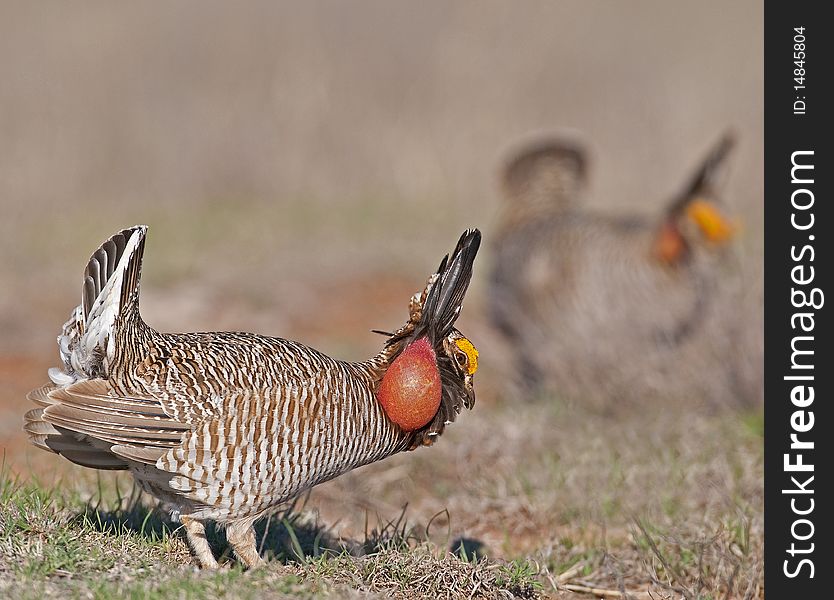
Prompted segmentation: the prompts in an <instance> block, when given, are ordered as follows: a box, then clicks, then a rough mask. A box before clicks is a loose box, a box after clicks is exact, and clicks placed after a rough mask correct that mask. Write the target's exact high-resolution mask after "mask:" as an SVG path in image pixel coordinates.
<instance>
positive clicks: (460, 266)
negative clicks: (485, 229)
mask: <svg viewBox="0 0 834 600" xmlns="http://www.w3.org/2000/svg"><path fill="white" fill-rule="evenodd" d="M480 244H481V232H480V231H478V230H477V229H467V230H466V231H465V232H464V233H463V235H461V237H460V239H459V240H458V243H457V246H455V250H454V251H453V252H452V255H451V258H450V257H449V256H448V255H447V256H444V257H443V260H442V261H441V262H440V266H439V267H438V269H437V275H438V278H437V280H436V281H435V283H434V284H433V285H432V286H431V289H430V290H429V293H428V295H427V297H426V300H425V303H424V305H423V313H422V315H421V318H420V323H419V324H418V326H417V328H416V330H415V334H414V336H415V337H420V336H422V335H424V334H428V336H429V339H430V340H431V342H432V343H433V344H436V343H438V341H440V340H442V339H443V338H445V337H446V336H447V335H449V333H450V332H451V331H452V328H453V327H454V325H455V321H456V320H457V318H458V315H459V314H460V310H461V306H462V304H463V298H464V296H465V295H466V290H467V289H468V287H469V282H470V280H471V279H472V265H473V263H474V261H475V255H476V254H477V253H478V248H479V247H480Z"/></svg>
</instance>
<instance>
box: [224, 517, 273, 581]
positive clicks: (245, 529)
mask: <svg viewBox="0 0 834 600" xmlns="http://www.w3.org/2000/svg"><path fill="white" fill-rule="evenodd" d="M226 539H227V540H228V542H229V544H230V545H231V546H232V549H233V550H234V551H235V556H237V558H238V560H240V561H241V562H243V563H244V564H245V565H246V566H247V567H249V568H250V569H254V568H255V567H259V566H261V565H262V564H263V563H264V561H263V559H262V558H261V556H260V554H258V546H257V545H256V544H255V528H254V527H252V522H251V521H249V520H243V521H234V522H232V523H229V525H228V526H227V527H226Z"/></svg>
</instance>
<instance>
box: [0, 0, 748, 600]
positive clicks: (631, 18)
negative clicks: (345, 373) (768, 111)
mask: <svg viewBox="0 0 834 600" xmlns="http://www.w3.org/2000/svg"><path fill="white" fill-rule="evenodd" d="M406 7H407V8H406ZM169 11H170V12H167V13H165V14H161V13H159V12H157V11H156V10H155V9H150V8H147V7H145V6H144V5H140V4H136V5H133V6H131V7H122V8H121V9H120V10H114V9H113V8H112V6H111V5H110V3H105V2H103V3H101V4H98V5H88V6H87V8H86V9H85V10H84V11H82V10H78V9H77V8H76V7H73V8H69V7H68V6H67V5H65V4H64V3H55V4H54V5H51V6H49V5H48V4H43V3H37V4H34V3H30V4H17V5H13V4H12V3H0V81H3V85H2V86H0V133H1V134H2V139H3V158H2V160H0V213H2V215H1V216H2V218H0V257H2V260H0V447H1V448H2V451H3V454H4V457H5V458H4V467H3V470H2V482H0V597H7V596H12V597H19V598H28V597H39V598H41V597H52V596H55V597H57V596H61V597H99V598H109V597H114V596H116V595H119V596H124V597H135V598H141V597H146V596H150V597H159V598H182V597H203V598H214V597H228V598H234V597H247V596H248V597H253V598H254V597H258V598H259V597H309V596H313V595H317V594H324V593H329V594H330V595H332V596H334V597H367V596H371V597H373V596H375V595H376V596H377V597H388V596H390V595H397V596H400V597H447V596H448V597H454V598H465V597H469V596H479V595H480V596H485V597H504V596H508V595H516V596H522V597H523V596H536V595H544V596H551V597H564V598H572V597H594V596H597V597H617V596H618V595H624V594H625V595H629V596H631V597H634V598H644V597H645V598H648V597H650V596H649V594H651V597H654V598H681V597H683V598H693V599H694V598H712V599H716V600H717V599H719V598H760V597H762V596H763V594H764V592H763V588H762V585H763V583H762V582H763V577H762V573H761V558H762V545H763V538H762V509H763V507H762V496H761V494H762V476H763V467H762V418H761V414H760V410H759V409H757V408H756V407H753V408H749V409H744V410H743V411H740V410H736V409H733V410H721V408H720V407H719V408H717V409H716V408H713V409H712V410H710V411H709V412H705V411H704V409H703V405H702V403H700V402H698V399H697V398H681V397H668V398H663V399H661V400H660V401H653V402H647V403H646V404H645V405H641V406H634V407H630V408H629V409H628V410H619V411H615V412H613V413H607V412H606V411H604V410H599V407H598V406H596V407H595V408H593V409H592V408H589V407H588V406H583V405H582V403H577V404H571V405H568V404H565V403H564V402H563V401H562V399H561V398H559V397H558V394H557V395H555V396H554V397H548V398H540V399H539V401H538V402H536V403H533V404H529V403H523V402H522V401H520V400H519V399H518V398H515V397H513V396H512V395H510V394H507V393H506V392H505V391H504V388H503V385H502V383H503V379H502V362H503V358H502V357H503V356H504V355H503V349H502V348H501V347H500V346H499V345H498V344H497V342H496V339H495V336H494V334H493V333H492V332H491V330H490V328H489V326H488V324H487V323H486V321H485V318H484V310H483V308H484V305H485V298H486V294H488V289H486V286H485V281H486V278H485V275H486V273H487V270H488V268H489V265H490V260H491V255H490V251H489V240H490V233H491V231H492V230H493V229H494V224H495V217H496V215H497V213H498V208H499V202H500V200H499V197H498V194H497V192H496V189H497V187H496V168H497V165H498V164H499V162H500V160H501V158H502V157H503V156H505V155H506V153H507V150H508V148H510V147H512V146H514V145H515V144H516V142H517V141H518V140H519V139H522V138H525V137H527V136H529V135H531V134H536V133H541V132H543V131H554V130H565V129H567V130H570V131H572V132H574V135H575V136H577V137H579V138H580V139H582V140H585V141H586V143H587V145H588V147H589V151H590V154H591V159H592V161H591V164H592V167H591V169H592V170H591V190H590V194H589V197H588V199H587V202H588V203H589V204H590V205H592V206H595V207H597V208H599V209H600V210H615V211H619V212H624V211H635V212H639V213H642V214H656V211H657V210H659V207H660V206H662V204H663V202H664V200H665V199H666V198H668V197H669V195H670V194H671V193H672V192H674V191H675V189H676V188H677V187H678V186H679V185H680V184H681V182H682V181H683V180H684V178H685V177H686V175H687V173H688V169H689V168H691V166H692V165H693V164H694V163H695V162H696V161H697V160H698V158H699V156H700V155H701V154H702V153H703V152H704V151H705V150H706V149H707V147H708V146H709V145H710V144H711V143H712V142H713V141H714V140H715V139H716V138H717V137H718V136H719V135H720V133H721V132H722V131H724V130H725V129H727V128H732V129H733V130H735V131H736V133H737V135H738V138H739V146H738V151H737V153H736V155H735V156H734V160H733V166H732V170H731V172H730V174H729V177H728V178H727V181H726V190H725V197H726V199H727V201H728V204H729V206H730V207H731V208H732V209H733V211H734V212H735V213H736V214H737V215H738V216H739V218H740V219H741V220H742V221H743V224H744V225H743V233H742V236H741V237H740V239H739V240H738V242H737V245H736V248H735V252H736V254H737V265H736V267H737V268H736V270H735V275H734V276H733V277H734V278H733V279H732V281H729V282H728V285H729V287H730V288H732V289H734V290H737V291H738V294H737V295H736V296H735V298H736V306H735V307H734V310H737V311H738V315H739V319H740V320H741V321H744V320H748V321H749V323H746V324H743V326H741V327H740V328H739V330H741V331H745V332H748V333H747V335H749V336H750V338H751V339H752V340H753V343H752V346H753V347H757V345H756V343H755V342H756V340H757V339H758V338H759V337H760V334H759V327H760V324H761V248H762V246H763V238H762V234H761V226H762V210H761V197H762V184H761V180H762V166H761V140H762V132H761V119H762V102H761V97H760V90H761V85H762V72H761V47H762V44H761V21H762V15H761V8H760V6H759V5H758V4H757V3H755V2H752V1H751V2H737V3H731V4H727V3H724V2H718V1H716V2H691V3H686V4H684V3H675V4H670V3H667V2H663V1H661V0H658V1H652V2H645V1H644V2H629V3H616V2H609V3H605V2H587V1H570V2H559V3H553V2H530V3H526V4H525V10H523V11H522V10H518V8H517V7H516V6H515V5H508V4H505V3H491V2H477V3H475V2H473V3H467V2H461V3H455V4H454V5H451V6H450V5H448V4H447V3H432V2H427V3H419V4H413V3H409V4H407V5H406V4H401V5H392V4H391V3H389V2H366V3H362V4H361V5H359V7H357V5H355V4H351V5H347V4H344V3H339V2H313V3H304V4H303V5H301V3H299V5H297V6H291V5H286V4H281V5H280V6H279V5H273V3H262V4H257V5H251V7H250V8H249V9H248V10H239V9H237V8H236V9H231V8H226V7H225V5H224V4H222V3H216V4H212V3H200V4H199V7H198V6H197V5H196V4H192V3H189V2H180V3H174V4H172V5H171V6H170V7H169ZM134 223H147V224H148V225H150V227H151V230H150V235H149V238H148V244H147V253H146V263H145V276H144V278H143V290H142V298H143V300H142V312H143V314H144V316H145V318H146V319H147V320H148V322H150V323H151V324H152V325H154V326H156V327H158V328H160V329H163V330H169V331H172V330H173V331H177V330H179V331H183V330H192V331H194V330H218V329H234V330H248V331H256V332H259V333H264V334H272V335H281V336H285V337H290V338H294V339H299V340H302V341H304V342H306V343H308V344H310V345H312V346H314V347H317V348H319V349H321V350H323V351H326V352H328V353H330V354H332V355H334V356H336V357H339V358H361V357H364V356H367V355H369V354H370V353H372V352H373V351H374V350H375V349H376V346H377V344H378V343H379V338H378V336H375V335H373V334H371V333H369V330H370V329H372V328H379V329H389V328H392V327H396V326H397V325H399V324H400V323H401V321H402V319H403V318H404V316H405V313H406V306H407V302H408V298H409V296H410V295H411V294H412V293H413V292H414V291H416V290H417V289H418V288H420V287H421V286H422V284H423V282H424V278H425V277H426V275H427V274H428V273H429V272H430V271H431V270H432V269H433V268H434V267H435V266H436V265H437V263H438V261H439V259H440V258H441V256H442V254H443V253H445V252H447V251H449V250H450V249H451V246H452V244H453V243H454V240H455V239H457V236H458V235H459V234H460V232H461V231H462V230H463V229H464V228H465V227H468V226H474V225H477V226H479V227H480V228H481V229H482V230H483V232H484V236H485V241H486V243H485V246H484V249H483V251H482V253H481V256H479V258H478V263H477V265H476V272H475V279H474V282H473V286H472V289H471V290H470V294H469V297H468V299H467V303H466V305H465V308H464V311H463V315H462V317H461V319H460V321H459V326H460V329H461V330H463V331H464V332H465V333H466V334H467V335H468V336H469V337H470V338H471V339H472V340H473V341H475V343H476V344H477V345H478V347H479V349H480V351H481V359H482V360H481V370H480V371H479V373H478V376H477V379H476V388H477V393H478V402H477V404H476V407H475V410H474V411H473V412H472V413H471V414H466V415H463V416H462V417H461V418H460V419H459V420H458V422H456V423H455V424H454V426H453V427H450V428H449V430H448V432H447V433H446V434H445V435H444V436H443V438H442V439H441V440H440V441H439V442H438V444H437V445H436V446H435V447H433V448H429V449H422V450H419V451H417V452H414V453H410V454H407V455H402V456H398V457H395V458H393V459H391V460H389V461H386V462H383V463H381V464H378V465H372V466H370V467H367V468H364V469H361V470H359V471H357V472H355V473H351V474H349V475H347V476H344V477H342V478H339V479H337V480H335V481H333V482H330V483H328V484H325V485H322V486H320V487H319V488H318V489H316V490H314V491H313V493H312V494H311V496H310V497H309V498H308V499H307V500H306V503H304V504H303V506H302V505H301V504H299V505H297V506H296V507H295V508H294V509H293V510H292V511H291V512H290V513H287V514H286V515H284V516H285V518H286V522H284V521H282V519H281V518H280V517H274V518H273V519H272V520H271V521H270V522H269V524H267V523H263V524H262V525H261V532H262V533H261V535H262V538H261V539H263V540H264V542H263V548H264V552H265V553H266V554H267V555H269V556H274V557H275V560H273V561H271V562H270V564H269V566H268V567H266V568H265V569H263V570H260V571H257V572H252V573H247V572H244V571H242V570H240V569H239V568H238V567H236V566H234V563H233V562H232V563H231V565H232V566H230V567H229V568H227V569H226V570H223V571H221V572H219V573H216V574H212V573H200V572H196V571H195V570H194V569H193V568H192V567H191V566H190V563H191V561H190V557H189V554H188V550H187V548H186V546H185V544H184V542H183V541H182V539H181V537H180V535H179V533H178V532H176V531H175V526H173V525H170V524H168V523H166V521H165V517H164V515H158V514H156V513H153V512H149V511H148V509H147V504H146V500H145V499H138V500H137V499H136V498H129V496H130V494H131V489H132V488H131V483H130V481H129V479H128V478H127V477H126V476H124V475H121V476H118V475H113V474H104V475H102V476H101V477H97V476H96V475H95V474H94V473H92V472H90V471H87V470H84V469H81V468H76V467H73V466H71V465H69V464H67V463H66V462H64V461H60V460H58V459H57V458H56V457H54V456H50V455H47V454H46V453H43V452H39V451H37V450H35V449H34V448H30V447H28V446H27V445H26V443H25V440H24V436H23V435H22V432H21V430H20V428H21V420H22V414H23V412H24V411H25V410H26V409H27V406H26V402H25V400H24V398H23V397H24V394H25V393H26V391H28V390H29V389H31V388H32V387H35V386H36V385H39V384H40V383H42V382H43V381H44V380H45V373H46V369H47V368H48V367H50V366H52V365H54V364H55V360H56V358H57V357H56V348H55V344H54V340H55V336H56V335H57V332H58V329H59V327H60V324H61V323H63V321H64V320H65V319H66V316H67V315H68V313H69V311H70V309H71V308H72V307H73V306H75V304H77V302H78V298H79V296H80V293H79V276H80V273H81V271H82V268H83V266H84V263H85V261H86V260H87V257H88V256H89V253H90V251H91V250H93V249H94V248H95V245H96V244H97V243H98V242H100V241H101V240H103V239H104V238H106V237H107V236H108V235H110V234H111V233H113V232H114V231H116V230H118V229H120V228H122V227H125V226H127V225H131V224H134ZM733 314H735V313H733ZM703 376H704V377H710V373H704V374H703ZM614 415H616V416H614ZM117 490H119V491H117ZM120 498H121V499H120ZM267 525H268V526H267ZM264 532H266V533H265V534H264ZM290 532H292V534H291V533H290ZM294 540H296V541H294ZM214 542H215V544H216V548H217V549H218V550H221V551H222V549H223V548H224V547H225V546H224V541H223V536H222V533H217V534H216V535H215V538H214ZM461 544H462V546H463V548H464V551H463V552H461V551H460V548H461Z"/></svg>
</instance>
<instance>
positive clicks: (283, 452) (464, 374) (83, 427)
mask: <svg viewBox="0 0 834 600" xmlns="http://www.w3.org/2000/svg"><path fill="white" fill-rule="evenodd" d="M146 231H147V228H146V227H144V226H137V227H132V228H130V229H125V230H124V231H121V232H119V233H117V234H116V235H114V236H113V237H111V238H110V239H109V240H107V241H106V242H104V244H102V245H101V247H100V248H99V249H98V250H96V252H95V253H94V254H93V256H92V258H90V261H89V263H88V265H87V268H86V270H85V272H84V284H83V289H82V300H81V304H80V305H79V306H78V307H77V308H76V309H75V310H74V311H73V312H72V314H71V316H70V319H69V321H67V323H66V324H65V325H64V328H63V331H62V333H61V335H60V336H59V338H58V345H59V348H60V355H61V359H62V361H63V367H62V368H55V369H51V370H50V372H49V377H50V379H51V380H52V381H51V383H49V384H47V385H45V386H43V387H41V388H38V389H36V390H34V391H32V392H31V393H30V394H29V399H30V400H31V401H32V402H34V403H35V404H37V405H38V407H37V408H34V409H32V410H30V411H29V412H28V413H26V417H25V430H26V432H27V433H28V434H29V439H30V441H31V442H32V443H33V444H35V445H36V446H38V447H39V448H43V449H44V450H49V451H51V452H55V453H57V454H60V455H62V456H63V457H64V458H67V459H68V460H70V461H72V462H74V463H76V464H79V465H83V466H85V467H92V468H96V469H126V470H128V471H130V472H131V474H132V475H133V476H134V478H135V479H136V481H137V482H138V484H139V486H140V487H141V488H142V489H143V490H144V491H146V492H148V493H149V494H151V495H153V496H155V497H156V498H157V499H158V500H160V501H161V504H162V506H163V507H164V508H166V509H167V510H170V511H171V512H172V514H173V515H174V516H175V517H176V516H178V518H179V520H180V522H181V523H182V524H183V525H184V527H185V531H186V534H187V538H188V541H189V543H190V544H191V547H192V550H193V551H194V554H195V556H196V558H197V559H198V561H199V562H200V564H201V565H202V566H203V567H216V566H217V562H216V560H215V558H214V556H213V554H212V551H211V548H210V547H209V544H208V542H207V541H206V537H205V530H204V522H205V521H206V520H214V521H216V522H218V523H219V524H221V525H223V526H225V527H226V532H227V539H228V541H229V543H230V545H231V546H232V548H233V549H234V551H235V553H236V555H237V556H238V557H239V559H240V560H241V561H242V562H244V563H245V564H246V565H248V566H250V567H251V566H255V565H257V564H259V563H260V561H261V558H260V556H259V555H258V552H257V550H256V547H255V534H254V530H253V528H252V525H253V523H254V521H255V520H257V519H258V518H259V517H260V516H262V515H264V514H266V513H268V512H270V511H274V510H275V509H276V508H277V507H278V506H279V505H281V504H282V503H285V502H286V501H288V500H290V499H292V498H293V497H295V496H297V495H298V494H299V493H300V492H302V491H303V490H305V489H308V488H310V487H312V486H314V485H316V484H318V483H321V482H323V481H326V480H328V479H332V478H333V477H336V476H337V475H340V474H341V473H345V472H346V471H350V470H351V469H354V468H356V467H359V466H361V465H365V464H368V463H371V462H374V461H377V460H381V459H383V458H386V457H388V456H391V455H393V454H396V453H398V452H402V451H405V450H412V449H415V448H417V447H418V446H422V445H430V444H432V443H433V442H434V440H435V439H436V438H437V436H439V435H440V434H442V433H443V430H444V428H445V427H446V425H448V424H449V423H451V422H452V421H454V420H455V417H456V415H457V414H458V413H459V412H460V410H461V408H463V407H466V408H468V409H469V408H472V406H473V404H474V402H475V394H474V390H473V375H474V374H475V371H476V370H477V368H478V352H477V350H476V349H475V347H474V346H473V345H472V343H471V342H470V341H469V340H468V339H466V338H465V337H464V336H463V334H461V333H460V332H459V331H458V330H457V329H455V327H454V324H455V321H456V319H457V318H458V315H459V314H460V310H461V306H462V302H463V298H464V294H465V293H466V289H467V287H468V285H469V280H470V278H471V276H472V264H473V261H474V259H475V254H476V253H477V251H478V246H479V245H480V240H481V235H480V233H479V232H478V231H477V230H469V231H466V232H465V233H464V234H463V235H462V236H461V238H460V241H459V242H458V244H457V247H456V248H455V250H454V252H453V253H452V254H451V256H446V257H445V258H444V259H443V261H442V262H441V263H440V268H439V269H438V270H437V272H436V273H435V274H434V275H432V276H431V277H430V278H429V280H428V283H427V285H426V287H425V290H424V291H423V292H422V293H419V294H416V295H415V296H414V297H413V298H412V299H411V303H410V306H409V318H408V321H406V323H405V324H404V325H403V326H402V327H400V328H399V329H398V330H397V331H395V332H394V333H393V334H390V335H389V337H388V339H387V341H386V342H385V344H384V346H383V348H382V350H380V352H379V353H378V354H377V355H376V356H373V357H372V358H370V359H368V360H366V361H364V362H344V361H340V360H335V359H333V358H330V357H328V356H326V355H324V354H322V353H321V352H317V351H316V350H313V349H312V348H308V347H307V346H304V345H303V344H300V343H298V342H293V341H288V340H284V339H280V338H273V337H266V336H260V335H255V334H251V333H230V332H221V333H185V334H171V333H160V332H158V331H155V330H154V329H152V328H151V327H150V326H149V325H147V324H146V323H145V322H144V321H143V320H142V318H141V316H140V315H139V275H140V271H141V266H142V252H143V248H144V245H145V234H146Z"/></svg>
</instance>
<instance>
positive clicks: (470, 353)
mask: <svg viewBox="0 0 834 600" xmlns="http://www.w3.org/2000/svg"><path fill="white" fill-rule="evenodd" d="M455 346H457V347H458V348H460V349H461V350H462V351H463V352H464V353H465V354H466V357H467V358H468V359H469V364H468V365H467V367H466V373H467V374H468V375H474V374H475V371H477V370H478V350H477V348H475V346H474V345H473V344H472V342H470V341H469V340H467V339H466V338H460V339H457V340H455Z"/></svg>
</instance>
